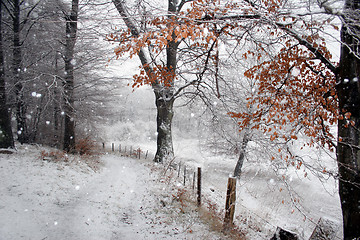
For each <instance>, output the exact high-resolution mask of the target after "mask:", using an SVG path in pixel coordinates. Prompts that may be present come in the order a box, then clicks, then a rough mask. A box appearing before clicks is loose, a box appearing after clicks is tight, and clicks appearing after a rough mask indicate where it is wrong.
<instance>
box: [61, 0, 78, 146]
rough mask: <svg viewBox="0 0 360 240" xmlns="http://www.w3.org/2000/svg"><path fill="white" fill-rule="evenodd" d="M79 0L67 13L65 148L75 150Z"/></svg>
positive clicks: (73, 3) (75, 0)
mask: <svg viewBox="0 0 360 240" xmlns="http://www.w3.org/2000/svg"><path fill="white" fill-rule="evenodd" d="M78 12H79V0H73V1H72V8H71V12H70V14H66V13H65V19H66V37H65V38H66V42H65V54H64V61H65V82H64V92H65V109H64V110H65V123H64V127H65V129H64V150H65V151H67V152H73V151H75V109H74V49H75V43H76V32H77V21H78Z"/></svg>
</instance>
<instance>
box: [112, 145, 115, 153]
mask: <svg viewBox="0 0 360 240" xmlns="http://www.w3.org/2000/svg"><path fill="white" fill-rule="evenodd" d="M111 150H112V151H113V152H114V151H115V143H112V144H111Z"/></svg>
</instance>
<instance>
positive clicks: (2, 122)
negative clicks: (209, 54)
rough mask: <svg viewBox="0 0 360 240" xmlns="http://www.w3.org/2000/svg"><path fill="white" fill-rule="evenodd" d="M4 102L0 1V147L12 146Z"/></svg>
mask: <svg viewBox="0 0 360 240" xmlns="http://www.w3.org/2000/svg"><path fill="white" fill-rule="evenodd" d="M6 103H7V101H6V88H5V63H4V52H3V38H2V4H1V3H0V148H14V138H13V133H12V129H11V120H10V113H9V110H8V106H7V104H6Z"/></svg>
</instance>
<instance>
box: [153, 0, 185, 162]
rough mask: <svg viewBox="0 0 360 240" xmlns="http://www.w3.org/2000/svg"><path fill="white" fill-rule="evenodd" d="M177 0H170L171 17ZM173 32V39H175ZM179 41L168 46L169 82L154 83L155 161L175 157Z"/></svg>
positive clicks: (167, 68) (171, 42) (169, 10)
mask: <svg viewBox="0 0 360 240" xmlns="http://www.w3.org/2000/svg"><path fill="white" fill-rule="evenodd" d="M176 2H177V1H175V0H169V1H168V4H169V5H168V13H169V17H171V16H173V15H174V14H175V13H176V11H177V6H176ZM175 38H176V37H175V34H174V33H173V39H175ZM178 46H179V43H176V42H175V40H172V41H168V43H167V46H166V71H168V72H169V74H168V76H171V77H170V79H169V80H168V82H164V83H162V84H159V83H155V84H154V85H153V89H154V93H155V102H156V109H157V118H156V124H157V133H158V136H157V150H156V154H155V158H154V161H155V162H164V160H166V159H172V158H173V157H174V148H173V142H172V132H171V125H172V119H173V115H174V111H173V106H174V101H175V98H174V92H173V88H174V79H175V74H176V63H177V48H178Z"/></svg>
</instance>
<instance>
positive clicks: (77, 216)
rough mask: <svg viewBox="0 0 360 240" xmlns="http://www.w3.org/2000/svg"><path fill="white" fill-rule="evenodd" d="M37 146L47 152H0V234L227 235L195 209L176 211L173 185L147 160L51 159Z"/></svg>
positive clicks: (7, 238) (5, 238) (7, 239)
mask: <svg viewBox="0 0 360 240" xmlns="http://www.w3.org/2000/svg"><path fill="white" fill-rule="evenodd" d="M41 150H43V151H47V152H50V151H53V150H51V149H46V148H42V147H36V146H26V145H25V146H20V147H19V149H18V151H17V152H15V153H14V154H10V155H7V154H1V155H0V176H1V182H0V239H1V240H12V239H14V240H15V239H39V240H43V239H70V240H72V239H79V240H83V239H87V240H89V239H90V240H91V239H93V240H101V239H104V240H105V239H137V240H139V239H226V237H225V236H223V235H222V234H221V233H218V232H213V231H211V230H210V228H209V226H208V225H207V224H206V223H203V221H201V220H200V219H199V216H198V213H197V211H196V209H195V210H194V211H188V212H186V213H185V214H183V213H180V212H181V210H180V207H179V204H180V203H178V202H177V201H174V196H173V195H174V194H175V195H176V189H174V186H175V188H176V185H171V184H169V183H166V182H163V181H161V177H162V175H161V174H160V173H159V171H158V170H156V165H154V164H153V163H151V161H149V159H148V160H144V159H142V160H138V159H133V158H126V157H121V156H119V155H115V154H103V155H101V156H99V158H100V162H101V163H98V160H97V158H90V159H87V162H88V163H89V164H86V163H85V162H84V160H81V159H80V158H79V157H74V156H68V158H69V161H67V162H64V161H58V162H55V161H51V160H45V161H44V160H42V158H41V157H40V156H41ZM94 161H95V162H94ZM89 166H92V167H89ZM94 166H95V167H94ZM96 166H98V167H96Z"/></svg>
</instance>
